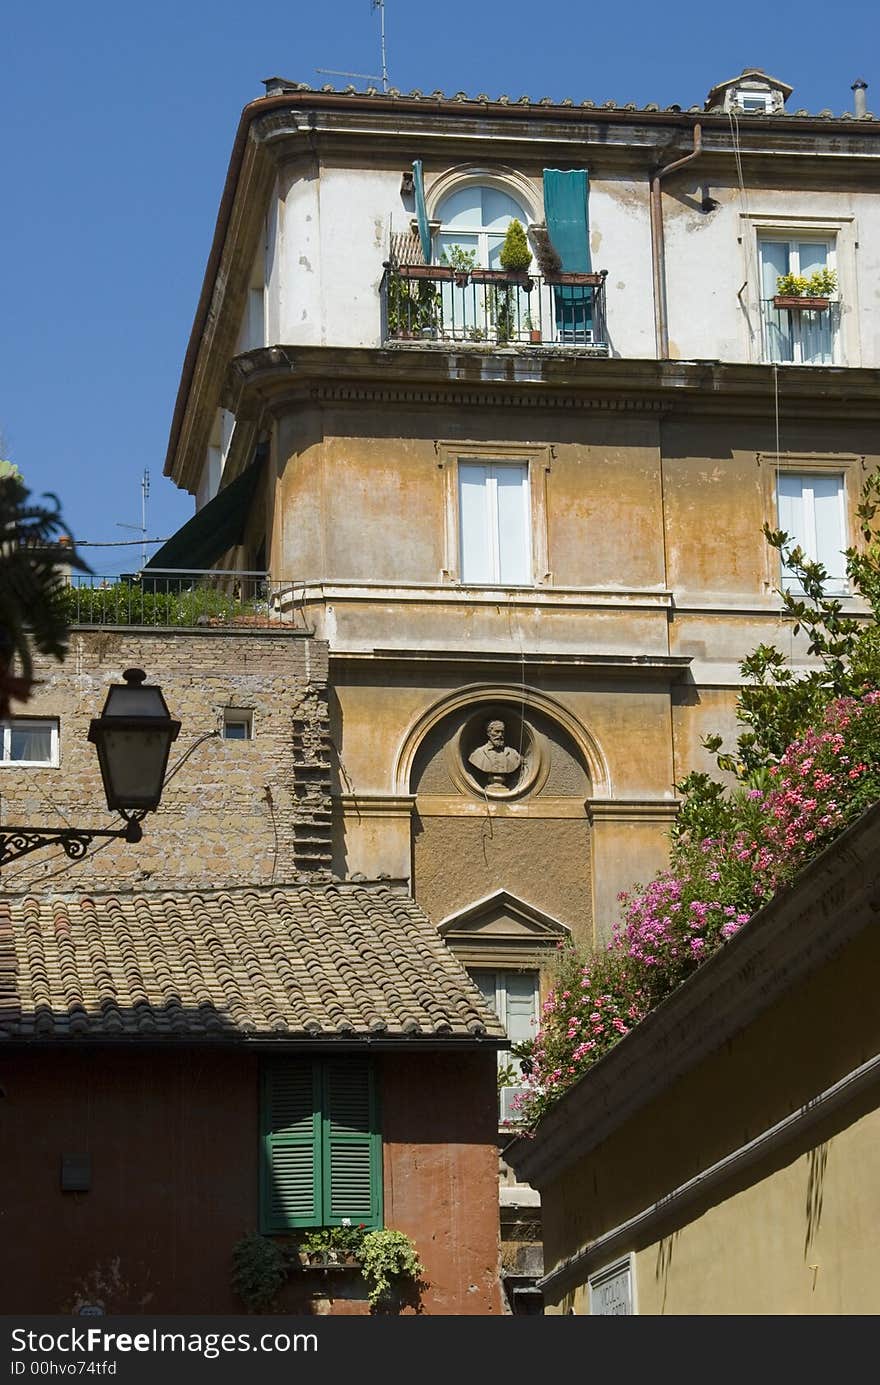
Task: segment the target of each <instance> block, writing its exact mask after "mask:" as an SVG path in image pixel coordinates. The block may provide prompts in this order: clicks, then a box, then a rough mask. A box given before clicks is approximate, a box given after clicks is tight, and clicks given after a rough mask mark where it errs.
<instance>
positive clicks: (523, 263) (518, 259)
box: [498, 217, 532, 289]
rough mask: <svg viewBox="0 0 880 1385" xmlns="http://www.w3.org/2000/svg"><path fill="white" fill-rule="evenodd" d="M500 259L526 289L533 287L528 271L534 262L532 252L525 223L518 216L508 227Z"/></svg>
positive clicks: (511, 275) (503, 266)
mask: <svg viewBox="0 0 880 1385" xmlns="http://www.w3.org/2000/svg"><path fill="white" fill-rule="evenodd" d="M498 260H499V263H500V264H501V266H502V268H503V269H506V270H507V273H508V274H509V275H510V277H511V278H512V279H515V280H516V281H517V282H518V283H521V284H522V287H523V288H524V289H530V288H531V287H532V281H531V279H530V278H529V273H528V269H529V265H530V264H531V263H532V252H531V250H530V249H529V243H528V241H527V240H526V233H525V230H524V228H523V224H522V222H521V221H517V219H516V217H514V218H513V220H512V221H511V223H510V225H509V226H508V228H507V231H506V233H505V236H504V244H503V245H502V247H501V250H500V252H499V254H498Z"/></svg>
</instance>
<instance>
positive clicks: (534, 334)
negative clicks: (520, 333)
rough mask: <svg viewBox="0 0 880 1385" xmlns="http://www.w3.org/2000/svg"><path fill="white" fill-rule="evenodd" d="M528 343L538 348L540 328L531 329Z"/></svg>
mask: <svg viewBox="0 0 880 1385" xmlns="http://www.w3.org/2000/svg"><path fill="white" fill-rule="evenodd" d="M529 341H530V342H531V343H532V345H533V346H540V345H541V331H540V328H537V327H533V328H532V329H531V331H530V332H529Z"/></svg>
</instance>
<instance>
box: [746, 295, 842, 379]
mask: <svg viewBox="0 0 880 1385" xmlns="http://www.w3.org/2000/svg"><path fill="white" fill-rule="evenodd" d="M783 303H786V304H791V305H792V306H780V305H781V304H783ZM807 305H810V306H807ZM839 328H840V304H839V303H835V302H832V301H831V300H830V299H827V298H808V299H805V300H804V306H803V307H801V306H800V305H798V304H797V300H796V299H781V298H779V297H776V298H764V299H762V300H761V335H762V343H763V359H764V360H765V361H768V362H772V361H778V362H779V363H780V364H782V363H785V364H788V365H834V363H835V357H836V346H837V338H838V332H839Z"/></svg>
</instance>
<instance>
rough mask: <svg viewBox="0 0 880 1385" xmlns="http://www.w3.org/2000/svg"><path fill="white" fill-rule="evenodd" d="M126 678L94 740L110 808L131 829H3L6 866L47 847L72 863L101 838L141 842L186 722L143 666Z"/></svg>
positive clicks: (1, 860) (114, 690) (93, 728)
mask: <svg viewBox="0 0 880 1385" xmlns="http://www.w3.org/2000/svg"><path fill="white" fill-rule="evenodd" d="M122 676H123V678H124V679H125V682H124V683H113V684H111V687H110V690H109V692H108V693H107V701H106V702H105V703H104V710H103V712H102V713H101V715H100V717H94V718H93V719H92V721H91V723H90V725H89V740H90V741H91V742H92V743H93V744H94V746H95V747H96V749H97V752H98V764H99V765H100V767H101V779H102V780H103V784H104V793H105V795H106V797H107V807H108V808H109V809H110V810H111V811H112V812H118V813H119V814H120V815H121V816H122V817H123V818H124V820H125V826H124V827H120V828H117V829H116V830H115V831H114V830H112V829H110V828H95V829H92V828H80V827H60V828H42V827H0V866H2V865H5V863H6V862H7V861H12V860H15V859H17V858H18V857H19V856H27V855H29V853H30V852H32V851H37V850H39V848H40V847H43V846H53V845H58V846H61V847H63V849H64V852H65V854H66V855H67V856H69V857H70V859H71V860H72V861H78V860H81V859H82V857H83V856H85V854H86V850H87V849H88V846H89V843H90V842H92V841H93V840H94V839H95V838H96V837H120V838H122V839H123V840H124V841H127V842H139V841H140V840H141V837H142V836H143V830H142V828H141V822H142V820H143V819H144V818H145V817H146V815H147V813H150V812H154V811H155V810H156V808H158V806H159V800H160V798H161V796H162V785H163V782H164V779H165V770H166V768H167V765H168V754H169V751H170V749H171V742H172V741H173V740H176V739H177V734H178V732H179V731H180V722H179V721H174V719H173V718H172V717H171V715H170V714H169V711H168V707H167V704H166V702H165V698H164V697H163V696H162V689H161V688H160V687H158V685H157V684H154V683H147V682H146V681H145V680H146V677H147V675H146V674H145V673H144V671H143V669H142V668H127V669H125V671H124V672H123V675H122Z"/></svg>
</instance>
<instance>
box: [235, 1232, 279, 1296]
mask: <svg viewBox="0 0 880 1385" xmlns="http://www.w3.org/2000/svg"><path fill="white" fill-rule="evenodd" d="M286 1278H287V1267H286V1264H285V1260H284V1255H283V1253H282V1252H281V1250H280V1249H279V1248H278V1246H277V1245H276V1244H275V1242H274V1241H268V1240H266V1238H265V1237H264V1236H258V1235H257V1234H256V1232H252V1233H251V1235H249V1236H244V1237H243V1238H242V1239H241V1240H240V1241H239V1242H238V1243H237V1244H236V1245H235V1247H234V1248H233V1251H232V1288H233V1290H234V1291H235V1293H236V1294H238V1297H239V1298H240V1299H241V1301H242V1303H243V1304H244V1305H245V1307H246V1308H247V1310H248V1312H249V1313H263V1312H268V1311H269V1310H270V1309H271V1308H272V1307H273V1306H274V1304H275V1300H276V1299H277V1297H278V1294H279V1293H280V1291H281V1287H282V1285H283V1284H284V1281H285V1279H286Z"/></svg>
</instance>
